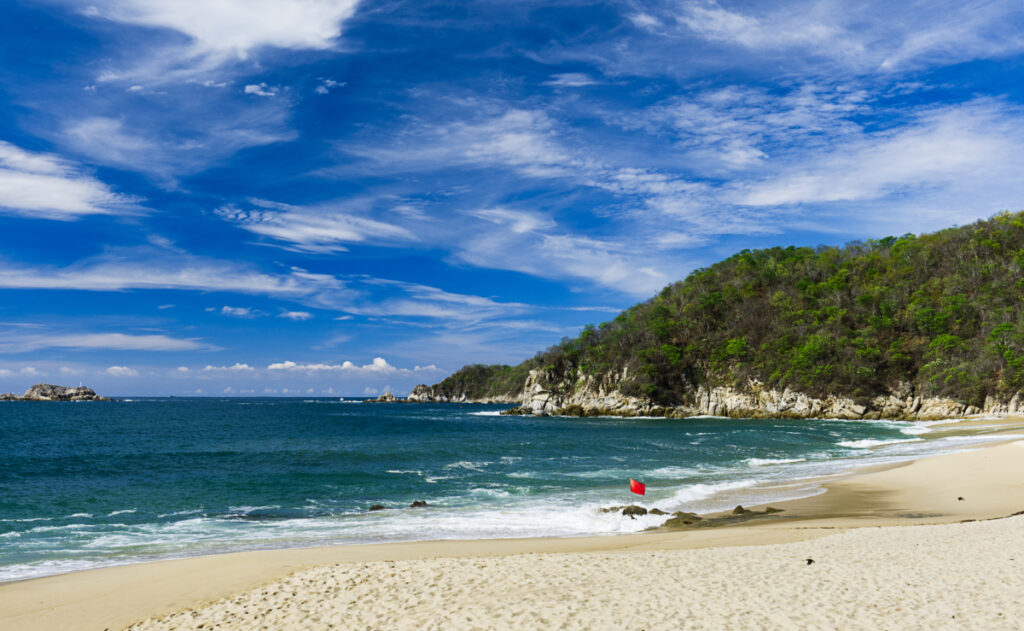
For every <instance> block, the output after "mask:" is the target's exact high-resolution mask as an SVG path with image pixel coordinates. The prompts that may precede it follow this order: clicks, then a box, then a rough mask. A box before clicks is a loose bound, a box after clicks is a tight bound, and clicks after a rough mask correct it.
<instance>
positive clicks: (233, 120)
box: [38, 100, 296, 180]
mask: <svg viewBox="0 0 1024 631" xmlns="http://www.w3.org/2000/svg"><path fill="white" fill-rule="evenodd" d="M204 104H205V107H199V106H198V105H197V104H189V103H186V104H182V105H180V106H179V107H177V108H175V109H174V110H173V111H171V112H168V113H166V114H163V115H162V116H160V118H159V119H156V120H147V119H146V118H145V117H139V118H136V119H129V120H126V119H123V118H111V117H109V116H81V115H79V113H78V110H77V109H76V110H74V111H68V112H67V115H66V117H65V120H64V124H63V126H62V128H61V129H60V130H59V131H60V132H61V133H53V132H52V131H51V130H48V129H39V130H38V132H39V133H40V135H43V136H47V137H51V138H52V139H53V141H54V142H57V143H59V144H61V145H64V146H66V147H67V148H69V149H70V150H73V151H76V152H79V153H81V154H83V155H86V156H89V157H90V158H91V159H93V160H95V161H97V162H100V163H103V164H108V165H113V166H118V167H123V168H128V169H131V170H133V171H142V172H145V173H152V174H155V175H158V176H160V177H162V178H165V179H168V180H173V178H175V177H177V176H180V175H183V174H188V173H192V172H195V171H198V170H201V169H203V168H205V167H206V166H207V165H209V164H210V163H211V162H213V161H215V160H218V159H220V158H223V157H226V156H230V155H232V154H234V153H235V152H237V151H239V150H241V149H245V148H248V147H256V146H261V145H268V144H273V143H277V142H285V141H289V140H292V139H294V138H295V136H296V134H295V132H294V131H293V130H291V129H289V128H288V127H287V124H286V121H287V116H286V113H287V109H286V107H285V106H283V105H281V104H274V103H271V102H270V100H263V101H262V103H261V104H252V105H251V106H249V107H245V108H240V107H239V105H238V104H237V103H233V102H225V101H219V102H217V103H208V102H206V101H204Z"/></svg>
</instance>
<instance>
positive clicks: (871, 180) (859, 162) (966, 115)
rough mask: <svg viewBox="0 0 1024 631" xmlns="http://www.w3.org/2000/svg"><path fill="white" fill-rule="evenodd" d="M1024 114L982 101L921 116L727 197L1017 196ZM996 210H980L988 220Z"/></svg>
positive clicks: (804, 200)
mask: <svg viewBox="0 0 1024 631" xmlns="http://www.w3.org/2000/svg"><path fill="white" fill-rule="evenodd" d="M1022 123H1024V113H1021V112H1016V111H1013V110H1009V109H1007V108H1004V107H1003V106H1001V105H1000V104H998V103H996V102H992V101H986V100H980V101H975V102H973V103H968V104H965V105H958V106H952V107H941V108H936V109H933V110H930V111H926V112H924V113H922V114H921V115H920V116H919V117H918V118H917V120H916V121H914V122H912V123H911V124H908V125H904V126H902V127H899V128H897V129H894V130H888V131H882V132H877V133H870V134H867V133H866V134H862V135H859V136H857V137H855V138H852V139H850V140H849V141H848V142H846V143H844V144H839V145H837V146H834V147H830V148H827V149H824V150H822V151H819V152H817V153H811V154H808V155H807V157H806V158H805V159H804V160H799V161H796V162H793V163H790V164H788V165H783V166H782V168H781V169H780V171H779V172H778V173H776V174H774V175H773V176H772V177H771V178H770V179H765V180H763V181H754V182H747V183H740V184H737V185H736V186H735V187H734V188H733V190H732V191H731V193H730V194H729V195H728V197H730V198H731V199H732V200H733V201H734V202H735V203H737V204H740V205H746V206H781V205H792V204H812V203H829V202H842V201H859V200H872V199H878V198H881V197H885V196H886V195H889V194H891V193H895V192H899V191H916V192H921V191H924V190H927V189H929V188H933V187H941V188H953V189H963V188H964V187H970V188H975V187H978V185H979V184H981V183H984V184H983V187H984V188H988V189H989V190H990V191H993V192H994V191H995V190H996V189H998V190H1003V191H1006V188H1007V185H1008V184H1009V185H1010V186H1009V190H1011V191H1015V195H1013V196H1012V197H1011V196H1009V195H1008V196H1007V197H1006V198H1005V199H1004V202H1006V203H1011V202H1012V200H1013V199H1014V198H1019V195H1020V194H1024V184H1016V182H1018V181H1019V180H1018V179H1016V178H1015V177H1014V173H1015V172H1016V170H1015V166H1013V165H1016V164H1019V163H1020V160H1022V159H1024V150H1022V149H1021V146H1022V142H1024V131H1021V124H1022ZM993 211H994V209H984V208H977V209H975V212H979V213H981V214H984V213H986V212H993Z"/></svg>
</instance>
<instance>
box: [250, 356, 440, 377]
mask: <svg viewBox="0 0 1024 631" xmlns="http://www.w3.org/2000/svg"><path fill="white" fill-rule="evenodd" d="M267 370H270V371H282V372H301V373H308V374H313V373H320V372H329V373H341V374H350V375H360V376H372V375H412V374H416V373H421V372H430V373H436V372H443V371H441V369H440V368H438V367H437V366H434V365H430V366H416V367H415V368H411V369H410V368H397V367H395V366H392V365H391V364H389V363H388V362H387V360H385V359H384V358H383V357H375V358H374V359H373V361H372V362H371V363H369V364H364V365H362V366H359V365H356V364H354V363H352V362H350V361H345V362H342V363H340V364H324V363H318V364H300V363H296V362H293V361H283V362H275V363H273V364H270V365H268V366H267Z"/></svg>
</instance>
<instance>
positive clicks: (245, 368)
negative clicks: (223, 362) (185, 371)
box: [178, 362, 255, 372]
mask: <svg viewBox="0 0 1024 631" xmlns="http://www.w3.org/2000/svg"><path fill="white" fill-rule="evenodd" d="M178 370H181V368H179V369H178ZM253 371H255V368H253V367H252V366H250V365H249V364H241V363H237V362H236V363H235V364H233V365H231V366H210V365H207V366H206V367H205V368H203V370H202V372H253Z"/></svg>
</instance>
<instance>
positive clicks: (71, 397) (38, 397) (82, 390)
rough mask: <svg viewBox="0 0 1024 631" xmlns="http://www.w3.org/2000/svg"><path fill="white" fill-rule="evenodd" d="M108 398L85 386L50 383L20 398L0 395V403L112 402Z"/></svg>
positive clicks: (39, 384)
mask: <svg viewBox="0 0 1024 631" xmlns="http://www.w3.org/2000/svg"><path fill="white" fill-rule="evenodd" d="M110 400H111V399H109V398H107V397H101V396H100V395H98V394H96V391H95V390H93V389H92V388H87V387H85V386H75V387H68V386H55V385H53V384H50V383H37V384H36V385H34V386H32V387H31V388H29V389H28V390H26V391H25V394H24V395H22V396H18V395H16V394H14V393H13V392H8V393H6V394H0V401H110Z"/></svg>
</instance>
